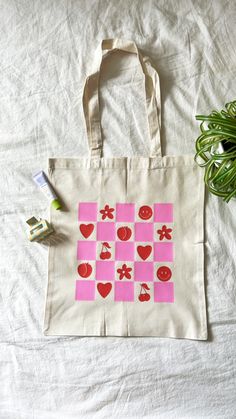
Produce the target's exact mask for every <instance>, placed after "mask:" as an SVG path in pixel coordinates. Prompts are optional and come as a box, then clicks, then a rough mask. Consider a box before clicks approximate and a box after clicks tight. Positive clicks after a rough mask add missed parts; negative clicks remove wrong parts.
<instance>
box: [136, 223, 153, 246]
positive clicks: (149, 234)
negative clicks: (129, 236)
mask: <svg viewBox="0 0 236 419" xmlns="http://www.w3.org/2000/svg"><path fill="white" fill-rule="evenodd" d="M134 228H135V240H136V241H138V242H152V241H153V223H135V227H134Z"/></svg>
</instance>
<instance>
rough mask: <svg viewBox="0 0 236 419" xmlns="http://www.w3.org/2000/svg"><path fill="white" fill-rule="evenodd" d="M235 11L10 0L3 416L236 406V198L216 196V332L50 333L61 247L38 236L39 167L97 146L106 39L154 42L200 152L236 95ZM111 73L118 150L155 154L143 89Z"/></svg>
mask: <svg viewBox="0 0 236 419" xmlns="http://www.w3.org/2000/svg"><path fill="white" fill-rule="evenodd" d="M235 19H236V8H235V2H234V1H233V0H231V1H226V0H219V1H217V0H216V1H214V2H211V1H205V0H198V1H194V0H192V1H190V0H189V1H185V0H175V1H166V0H165V1H151V0H150V1H148V0H143V1H142V0H140V1H137V0H136V1H135V0H133V1H132V0H123V1H121V0H109V1H106V0H104V1H97V0H87V1H82V0H79V1H76V0H74V1H73V0H67V1H66V0H39V1H37V0H34V1H32V0H15V1H14V0H7V1H6V0H1V1H0V22H1V24H0V54H1V60H0V147H1V151H0V173H1V176H0V196H1V206H0V214H1V223H0V258H1V262H0V280H1V288H0V289H1V303H0V318H1V321H0V340H1V346H0V348H1V350H0V363H1V364H0V373H1V385H0V418H1V419H34V418H35V419H39V418H40V419H41V418H42V419H51V418H56V419H67V418H86V417H92V418H108V417H112V418H113V417H114V418H116V417H117V418H125V417H127V418H132V417H135V418H139V417H145V418H152V417H153V418H168V419H172V418H214V419H216V418H225V419H230V418H235V417H236V400H235V393H236V391H235V381H236V379H235V375H236V372H235V359H236V329H235V323H236V301H235V300H236V297H235V296H236V280H235V279H236V278H235V277H236V264H235V254H236V252H235V251H236V249H235V247H236V246H235V238H236V201H234V202H233V201H232V202H231V203H230V204H228V205H227V204H225V203H223V202H222V201H220V200H219V199H218V198H216V197H213V196H208V195H207V199H206V293H207V305H208V320H209V340H208V341H207V342H197V341H190V340H177V339H159V338H140V339H136V338H126V339H122V338H74V337H65V338H64V337H58V338H50V337H45V336H43V334H42V321H43V309H44V298H45V290H46V281H47V249H46V248H45V247H43V246H40V245H38V244H30V243H29V242H28V241H27V239H26V236H25V230H26V224H25V220H26V219H27V218H29V217H30V216H33V215H35V216H38V217H40V216H41V217H43V216H47V208H48V203H47V201H46V199H45V198H44V196H43V195H42V194H41V192H40V191H39V190H38V189H37V188H36V186H35V185H34V183H33V182H32V179H31V173H32V172H33V171H34V170H35V169H37V168H43V169H45V170H46V168H47V157H49V156H57V157H59V156H68V157H69V156H73V157H75V156H79V155H85V154H86V153H87V144H86V140H85V124H84V120H83V113H82V106H81V97H82V86H83V81H84V78H85V75H86V74H87V73H88V72H89V68H90V65H91V62H92V59H93V52H94V48H95V47H96V46H97V44H98V42H99V41H100V40H101V39H102V38H111V37H124V38H130V39H133V40H134V41H135V42H136V43H137V45H138V46H139V47H140V48H141V49H143V50H144V52H146V54H147V55H150V56H151V58H152V60H153V62H154V64H155V66H156V68H157V70H158V72H159V75H160V82H161V93H162V140H163V148H164V152H165V153H166V154H181V153H184V154H185V153H186V154H187V153H194V141H195V139H196V138H197V136H198V133H199V128H198V123H197V122H196V121H195V118H194V116H195V115H196V114H199V113H202V114H204V113H208V112H210V111H211V110H212V109H214V108H216V109H217V108H218V109H221V108H223V106H224V104H225V103H227V102H228V101H231V100H233V99H235V98H236V85H235V76H236V26H235ZM134 65H136V64H134ZM109 83H110V85H111V84H112V81H111V80H110V81H109V82H108V83H107V84H106V87H107V89H106V92H107V93H108V94H107V93H104V96H103V99H104V100H103V105H104V106H103V107H102V109H103V113H102V123H103V128H104V136H105V153H106V155H112V154H116V155H126V154H128V155H131V154H132V153H137V154H143V153H145V154H147V152H148V143H147V140H146V137H147V136H146V129H147V127H145V126H143V121H144V119H143V118H142V115H143V108H142V102H141V100H142V96H140V92H139V91H137V92H136V95H137V96H132V90H127V91H129V94H128V93H127V98H128V97H129V96H130V97H131V96H132V98H133V99H130V100H133V103H135V104H136V105H137V107H135V106H130V107H129V106H128V105H127V102H126V101H124V98H123V102H122V98H121V103H123V105H120V106H119V108H117V104H116V103H113V102H112V95H111V89H109ZM104 87H105V86H104ZM103 90H104V91H105V89H103ZM134 98H137V100H135V101H134ZM127 100H129V99H127ZM139 105H140V109H138V106H139ZM129 111H130V113H129ZM117 118H118V122H117ZM193 193H194V191H193Z"/></svg>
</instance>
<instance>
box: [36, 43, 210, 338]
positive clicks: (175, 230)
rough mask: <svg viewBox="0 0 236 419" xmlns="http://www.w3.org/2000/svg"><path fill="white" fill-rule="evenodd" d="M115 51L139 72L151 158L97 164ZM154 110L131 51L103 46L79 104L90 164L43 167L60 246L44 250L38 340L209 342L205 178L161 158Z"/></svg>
mask: <svg viewBox="0 0 236 419" xmlns="http://www.w3.org/2000/svg"><path fill="white" fill-rule="evenodd" d="M117 50H122V51H125V52H127V53H129V54H135V55H136V56H137V59H138V61H139V62H140V66H141V69H142V71H143V78H144V83H145V92H146V98H145V99H144V100H146V109H147V121H148V124H149V133H150V138H149V139H147V141H149V142H150V157H124V158H116V157H114V158H107V157H104V156H103V143H102V133H101V123H100V120H101V118H100V109H99V77H100V71H101V63H102V62H103V60H104V59H105V58H106V57H107V56H108V54H112V55H111V57H112V56H113V54H114V53H115V52H116V51H117ZM160 103H161V101H160V89H159V78H158V74H157V72H156V71H155V69H154V68H153V67H152V65H151V63H150V61H149V59H148V58H147V57H143V56H142V54H141V53H140V51H139V50H138V49H137V47H136V45H135V44H134V42H132V41H123V40H120V39H113V40H103V41H102V42H101V44H100V45H99V47H98V48H97V50H96V53H95V61H94V67H93V69H92V74H91V75H90V76H89V77H88V78H87V79H86V83H85V87H84V95H83V108H84V115H85V121H86V127H87V134H88V143H89V148H90V155H89V157H86V158H51V159H49V166H48V173H49V178H50V181H51V183H52V185H53V186H54V187H55V189H56V191H57V192H58V194H59V196H60V197H61V199H62V201H63V205H64V208H63V211H55V210H53V209H52V210H51V222H52V224H53V226H54V228H55V230H56V232H57V233H58V234H59V235H61V236H63V238H64V239H63V240H62V241H59V242H58V243H57V245H51V246H50V248H49V266H48V286H47V293H46V303H45V316H44V328H43V331H44V334H45V335H78V336H160V337H174V338H189V339H199V340H205V339H207V321H206V305H205V291H204V266H203V263H204V182H203V174H202V173H203V172H202V170H201V169H199V167H198V166H197V165H196V164H195V163H194V159H193V156H188V155H186V156H162V154H161V141H160V121H161V118H160V111H161V106H160ZM127 141H129V138H127Z"/></svg>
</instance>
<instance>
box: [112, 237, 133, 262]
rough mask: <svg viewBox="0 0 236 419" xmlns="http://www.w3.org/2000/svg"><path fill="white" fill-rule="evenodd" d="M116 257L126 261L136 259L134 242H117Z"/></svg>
mask: <svg viewBox="0 0 236 419" xmlns="http://www.w3.org/2000/svg"><path fill="white" fill-rule="evenodd" d="M115 259H116V260H123V261H124V262H125V261H131V260H134V242H130V243H122V242H116V248H115Z"/></svg>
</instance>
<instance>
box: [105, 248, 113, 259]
mask: <svg viewBox="0 0 236 419" xmlns="http://www.w3.org/2000/svg"><path fill="white" fill-rule="evenodd" d="M104 256H105V257H104V259H110V257H111V253H110V252H108V250H107V251H106V252H104Z"/></svg>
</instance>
